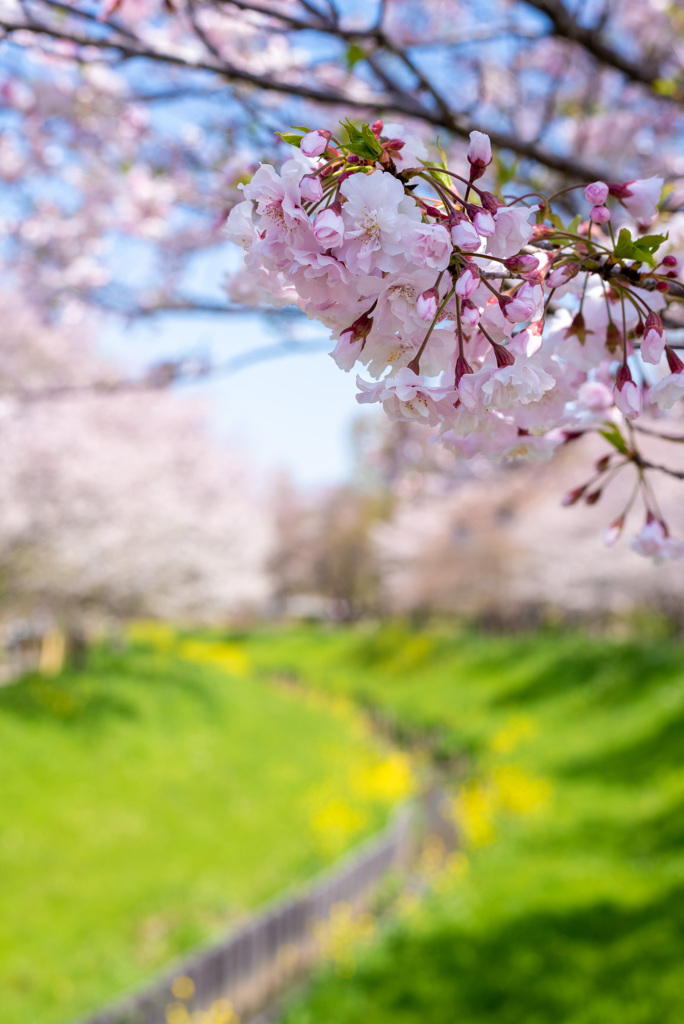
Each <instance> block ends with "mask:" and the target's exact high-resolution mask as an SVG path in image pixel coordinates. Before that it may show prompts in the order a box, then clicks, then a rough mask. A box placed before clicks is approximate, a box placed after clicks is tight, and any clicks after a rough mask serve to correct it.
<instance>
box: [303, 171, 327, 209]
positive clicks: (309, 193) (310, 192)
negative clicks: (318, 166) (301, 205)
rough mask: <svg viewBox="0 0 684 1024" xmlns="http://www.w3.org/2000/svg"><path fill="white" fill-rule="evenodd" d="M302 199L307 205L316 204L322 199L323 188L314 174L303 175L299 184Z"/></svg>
mask: <svg viewBox="0 0 684 1024" xmlns="http://www.w3.org/2000/svg"><path fill="white" fill-rule="evenodd" d="M299 187H300V190H301V193H302V199H305V200H306V201H307V203H318V202H320V200H321V199H322V198H323V186H322V185H321V182H320V178H317V177H316V175H315V174H305V175H304V177H303V178H302V180H301V182H300V183H299Z"/></svg>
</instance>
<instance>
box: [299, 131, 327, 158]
mask: <svg viewBox="0 0 684 1024" xmlns="http://www.w3.org/2000/svg"><path fill="white" fill-rule="evenodd" d="M330 134H331V133H330V132H328V131H325V130H324V129H323V128H317V129H316V130H315V131H313V132H309V133H308V135H305V136H304V138H303V139H302V141H301V143H300V149H301V151H302V153H303V154H304V156H309V157H314V156H320V155H321V153H325V151H326V149H327V148H328V142H329V141H330Z"/></svg>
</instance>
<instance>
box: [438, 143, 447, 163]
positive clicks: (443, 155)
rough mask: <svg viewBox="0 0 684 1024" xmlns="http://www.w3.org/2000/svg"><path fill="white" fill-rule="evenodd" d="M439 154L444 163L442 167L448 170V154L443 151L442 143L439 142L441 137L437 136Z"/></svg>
mask: <svg viewBox="0 0 684 1024" xmlns="http://www.w3.org/2000/svg"><path fill="white" fill-rule="evenodd" d="M437 152H438V153H439V158H440V160H441V161H442V167H443V168H444V169H445V170H446V166H447V155H446V153H445V152H444V150H443V148H442V146H441V143H440V141H439V135H438V136H437Z"/></svg>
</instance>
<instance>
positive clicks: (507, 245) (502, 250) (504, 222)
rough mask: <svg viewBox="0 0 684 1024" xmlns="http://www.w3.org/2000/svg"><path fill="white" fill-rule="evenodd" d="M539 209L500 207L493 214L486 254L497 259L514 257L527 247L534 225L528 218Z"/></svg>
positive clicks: (532, 207)
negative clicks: (492, 228)
mask: <svg viewBox="0 0 684 1024" xmlns="http://www.w3.org/2000/svg"><path fill="white" fill-rule="evenodd" d="M538 209H539V207H537V206H531V207H527V206H501V207H499V209H498V210H497V211H496V213H495V214H494V231H493V232H492V234H491V237H490V238H488V240H487V252H488V253H491V255H492V256H498V257H499V259H507V258H508V257H509V256H515V254H516V253H517V252H519V251H520V249H522V247H523V246H524V245H527V243H528V242H529V240H530V238H531V237H532V233H533V231H534V225H533V224H530V223H529V219H530V217H531V216H532V215H533V214H534V213H536V211H537V210H538Z"/></svg>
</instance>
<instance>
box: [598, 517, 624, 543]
mask: <svg viewBox="0 0 684 1024" xmlns="http://www.w3.org/2000/svg"><path fill="white" fill-rule="evenodd" d="M624 525H625V517H624V516H620V517H619V519H616V520H615V522H613V523H611V524H610V526H609V527H608V529H607V530H606V532H605V534H604V535H603V543H604V544H605V545H606V547H607V548H612V546H613V544H615V542H616V541H617V540H618V539H619V537H620V534H621V533H622V528H623V526H624Z"/></svg>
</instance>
